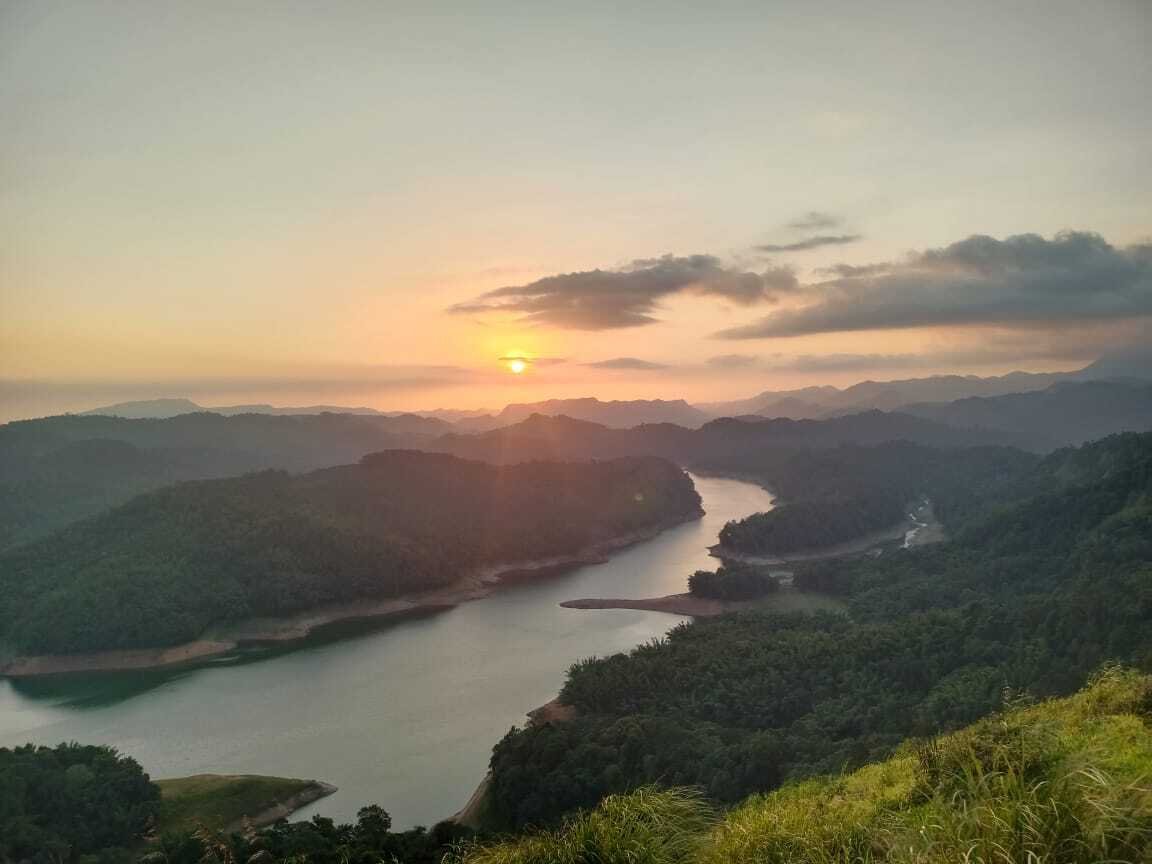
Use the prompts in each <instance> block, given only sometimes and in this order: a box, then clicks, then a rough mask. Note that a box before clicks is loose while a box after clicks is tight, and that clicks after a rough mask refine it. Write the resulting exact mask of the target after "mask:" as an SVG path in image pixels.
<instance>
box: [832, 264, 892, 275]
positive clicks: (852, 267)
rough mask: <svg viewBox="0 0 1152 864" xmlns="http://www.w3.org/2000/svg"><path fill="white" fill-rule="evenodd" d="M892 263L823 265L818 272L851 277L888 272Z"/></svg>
mask: <svg viewBox="0 0 1152 864" xmlns="http://www.w3.org/2000/svg"><path fill="white" fill-rule="evenodd" d="M891 269H892V265H891V264H889V263H886V262H881V263H879V264H860V265H856V264H833V265H832V266H831V267H821V268H819V269H818V270H817V271H816V272H817V273H819V274H820V275H821V276H839V277H841V278H850V277H854V276H875V275H876V274H877V273H886V272H887V271H889V270H891Z"/></svg>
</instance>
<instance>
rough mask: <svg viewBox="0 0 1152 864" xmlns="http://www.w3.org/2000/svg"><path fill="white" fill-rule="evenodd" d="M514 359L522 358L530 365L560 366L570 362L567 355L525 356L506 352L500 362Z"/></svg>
mask: <svg viewBox="0 0 1152 864" xmlns="http://www.w3.org/2000/svg"><path fill="white" fill-rule="evenodd" d="M512 360H522V361H524V362H525V363H527V364H528V365H530V366H559V365H561V364H563V363H567V362H568V358H567V357H525V356H524V355H523V354H506V355H505V356H503V357H501V358H500V359H499V360H498V361H497V362H498V363H508V362H509V361H512Z"/></svg>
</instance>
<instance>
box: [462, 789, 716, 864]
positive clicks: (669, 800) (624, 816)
mask: <svg viewBox="0 0 1152 864" xmlns="http://www.w3.org/2000/svg"><path fill="white" fill-rule="evenodd" d="M713 821H714V816H713V813H712V810H711V808H710V807H709V805H708V803H707V802H706V801H704V800H703V799H702V798H701V797H700V796H699V795H698V794H696V793H695V792H693V791H691V790H688V789H658V788H655V787H649V788H644V789H638V790H636V791H635V792H632V793H631V794H629V795H612V796H609V797H608V798H605V799H604V800H603V801H602V802H601V803H600V806H599V807H597V808H596V809H595V810H591V811H587V812H582V813H578V814H576V815H575V816H573V817H571V818H570V819H568V820H566V821H565V823H564V825H563V826H562V827H561V828H559V829H558V830H556V831H550V832H547V833H543V834H537V835H535V836H531V837H527V838H525V839H522V840H513V841H508V842H505V843H498V844H492V845H487V846H485V845H475V846H471V847H465V848H464V849H463V850H461V851H460V852H459V853H457V855H456V856H453V858H450V859H448V860H449V861H454V862H458V864H543V862H548V864H585V862H588V864H592V862H596V864H615V862H620V864H681V862H688V861H694V860H697V856H698V854H699V853H700V852H701V851H702V850H703V849H704V848H705V840H706V835H705V832H706V831H707V830H708V828H709V827H710V825H711V824H712V823H713Z"/></svg>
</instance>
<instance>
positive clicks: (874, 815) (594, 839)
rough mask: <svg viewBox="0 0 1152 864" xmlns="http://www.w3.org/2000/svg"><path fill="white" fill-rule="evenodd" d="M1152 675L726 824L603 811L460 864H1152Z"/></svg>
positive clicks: (474, 852)
mask: <svg viewBox="0 0 1152 864" xmlns="http://www.w3.org/2000/svg"><path fill="white" fill-rule="evenodd" d="M1150 724H1152V678H1149V677H1148V676H1141V675H1138V674H1135V673H1132V672H1124V671H1121V670H1117V669H1112V670H1108V671H1107V672H1106V673H1105V674H1103V675H1101V676H1100V677H1099V678H1098V679H1097V680H1096V681H1094V682H1093V683H1092V684H1091V685H1090V686H1089V687H1088V688H1087V689H1085V690H1084V691H1082V692H1080V693H1078V694H1077V695H1075V696H1073V697H1071V698H1067V699H1060V700H1053V701H1049V702H1043V703H1040V704H1038V705H1033V706H1027V705H1018V706H1013V707H1009V708H1008V710H1006V711H1003V712H1002V713H1000V714H997V715H995V716H992V717H989V718H987V719H985V720H982V721H980V722H978V723H976V724H975V725H973V726H970V727H968V728H966V729H963V730H961V731H959V732H956V733H953V734H951V735H948V736H945V737H942V738H937V739H933V740H929V741H922V742H910V743H908V744H906V745H904V746H903V747H902V748H901V749H900V750H899V751H898V752H897V753H896V754H895V755H894V756H892V757H891V758H890V759H887V760H885V761H883V762H879V763H876V764H871V765H867V766H865V767H863V768H860V769H858V770H857V771H855V772H853V773H850V774H847V775H842V776H835V775H832V776H824V777H819V778H816V779H812V780H808V781H805V782H802V783H796V784H791V785H787V786H785V787H783V788H782V789H779V790H778V791H776V792H773V793H771V794H768V795H763V796H755V797H752V798H750V799H748V800H747V801H745V802H744V803H742V804H741V805H740V806H738V807H737V808H735V809H734V810H732V811H731V812H729V813H727V814H725V815H723V816H722V817H719V818H718V817H717V816H716V814H715V811H713V810H712V809H711V808H710V807H709V806H708V805H707V803H706V802H704V801H702V800H701V799H700V798H698V797H697V796H695V795H694V794H693V793H691V792H685V791H677V790H664V791H661V790H659V789H655V788H649V789H643V790H640V791H637V792H633V793H631V794H629V795H625V796H616V797H613V798H610V799H607V800H605V801H604V802H603V803H602V804H601V805H600V806H599V807H598V808H597V809H596V810H594V811H591V812H588V813H583V814H580V815H578V816H575V817H573V818H571V819H570V820H568V821H567V822H566V823H565V825H564V826H563V827H562V828H560V829H558V830H557V831H554V832H549V833H546V834H537V835H534V836H530V837H528V838H525V839H518V840H511V841H507V842H504V843H499V844H493V845H488V846H483V845H480V846H473V847H470V848H467V849H465V850H464V851H463V852H462V853H461V854H460V856H459V858H458V859H457V861H458V862H462V864H535V862H543V861H548V862H554V864H591V862H596V864H757V862H759V864H777V862H779V864H783V862H800V861H803V862H876V864H882V862H886V864H898V862H899V864H954V862H958V861H972V862H978V861H983V862H992V861H996V862H1001V864H1025V862H1038V861H1051V862H1057V861H1059V862H1063V864H1097V862H1101V861H1117V862H1119V861H1131V862H1137V861H1147V860H1152V788H1150V787H1149V785H1148V778H1149V777H1150V776H1152V725H1150Z"/></svg>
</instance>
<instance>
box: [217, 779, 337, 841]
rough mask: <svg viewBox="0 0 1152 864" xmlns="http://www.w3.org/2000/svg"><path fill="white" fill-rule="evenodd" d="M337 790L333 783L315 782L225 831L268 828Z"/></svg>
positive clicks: (233, 824) (246, 817)
mask: <svg viewBox="0 0 1152 864" xmlns="http://www.w3.org/2000/svg"><path fill="white" fill-rule="evenodd" d="M336 791H337V788H336V787H335V786H333V785H332V784H331V783H324V782H323V781H321V780H313V781H312V785H311V786H309V787H308V788H307V789H302V790H301V791H299V792H297V793H296V794H295V795H291V796H289V797H288V798H287V799H286V800H284V801H280V802H278V803H276V804H273V805H272V806H271V807H269V808H267V809H266V810H261V811H260V812H259V813H256V814H255V815H253V816H245V817H244V818H243V819H240V820H239V821H238V822H234V823H232V824H231V825H229V826H228V827H227V828H225V829H224V830H225V831H241V830H244V829H246V828H266V827H268V826H269V825H272V824H274V823H276V822H279V821H280V820H281V819H287V818H288V817H289V816H291V815H292V814H293V813H295V812H296V811H297V810H300V809H302V808H304V807H307V806H308V805H309V804H311V803H313V802H315V801H319V800H320V799H321V798H327V797H328V796H329V795H331V794H332V793H333V792H336Z"/></svg>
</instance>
